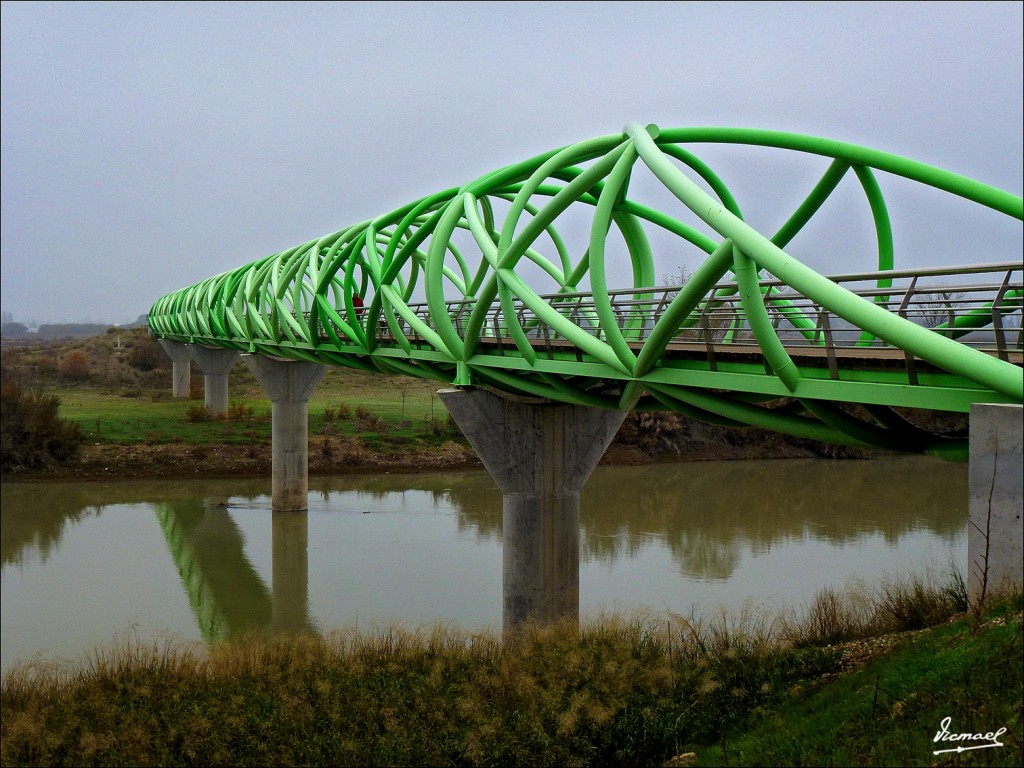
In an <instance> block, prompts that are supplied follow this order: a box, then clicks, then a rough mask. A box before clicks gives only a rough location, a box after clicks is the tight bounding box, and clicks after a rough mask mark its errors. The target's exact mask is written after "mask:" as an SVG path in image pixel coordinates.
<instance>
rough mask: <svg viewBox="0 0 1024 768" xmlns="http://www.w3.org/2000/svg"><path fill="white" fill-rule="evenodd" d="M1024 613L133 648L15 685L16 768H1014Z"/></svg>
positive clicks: (10, 686)
mask: <svg viewBox="0 0 1024 768" xmlns="http://www.w3.org/2000/svg"><path fill="white" fill-rule="evenodd" d="M933 598H934V595H932V596H931V598H927V599H933ZM920 599H921V597H920V596H919V595H918V596H916V597H915V600H916V601H920ZM1021 608H1022V603H1021V597H1020V595H1019V593H1018V594H1016V595H1013V596H1009V597H1005V598H1000V599H997V600H993V601H992V602H991V603H990V604H989V606H988V608H987V609H986V610H985V611H982V612H979V613H967V614H964V613H956V614H954V615H952V616H951V617H950V618H946V619H939V620H938V621H937V622H936V623H935V624H933V625H932V626H930V627H928V628H922V629H919V630H914V631H906V630H902V631H896V632H894V633H892V632H890V633H888V634H870V635H868V636H866V637H863V636H862V637H861V639H859V640H854V641H848V642H838V643H828V644H827V643H823V642H819V643H812V644H804V643H802V642H797V643H796V644H793V643H792V640H799V639H800V638H799V636H798V637H795V638H792V639H791V642H790V643H787V644H785V645H783V646H779V645H777V644H776V643H775V642H772V641H769V640H768V636H767V635H765V633H764V625H762V624H758V623H757V622H753V623H752V622H750V621H746V622H744V621H742V620H741V621H740V624H738V625H737V624H735V623H731V622H726V621H724V620H723V621H720V622H715V623H711V624H700V623H698V624H696V625H693V624H689V623H687V622H685V621H681V622H680V621H677V622H676V623H675V624H672V623H671V622H670V624H669V625H668V629H667V631H666V629H665V625H664V624H663V623H662V624H661V625H660V626H661V628H658V626H657V625H655V624H651V623H649V622H645V621H644V620H643V619H635V620H634V619H622V618H617V617H614V616H612V617H605V618H603V619H602V620H601V621H599V622H598V623H596V624H590V625H587V626H584V627H581V629H580V631H579V632H577V631H576V630H575V629H573V628H572V627H571V626H569V625H565V626H560V625H556V626H554V627H548V628H538V627H528V628H526V629H525V630H524V632H523V633H522V634H520V635H517V638H516V641H515V642H513V643H509V642H503V641H502V640H501V639H500V638H497V637H492V636H486V635H479V634H475V635H471V636H470V637H469V638H468V639H467V638H466V637H465V636H463V635H461V634H459V633H458V632H452V631H451V630H446V629H443V628H435V629H433V630H427V631H425V632H423V631H420V632H415V633H411V634H410V633H407V632H403V631H401V630H394V629H392V630H388V629H382V630H380V631H376V632H370V633H367V632H365V631H364V632H363V633H358V632H357V633H355V634H351V633H348V634H345V633H343V634H334V635H331V636H330V637H325V638H313V637H299V638H292V639H281V638H276V639H274V638H271V639H260V638H248V639H242V640H240V641H238V643H236V644H229V645H227V646H223V647H221V648H219V649H217V650H215V651H214V652H213V653H212V654H210V655H209V656H207V655H204V654H196V653H194V652H192V651H190V650H189V649H188V648H182V649H178V650H175V649H172V648H170V647H167V646H164V647H163V648H159V647H157V646H153V647H152V648H149V647H146V646H144V645H140V644H138V643H136V644H130V645H129V646H126V647H123V648H120V647H119V648H113V649H109V650H99V651H97V652H96V653H95V654H93V655H92V656H91V661H90V663H89V664H88V665H87V666H86V667H85V668H76V669H71V668H67V667H63V668H54V669H51V670H50V671H42V670H36V671H35V672H32V671H31V670H29V671H27V672H25V673H19V674H15V675H5V676H4V678H3V696H2V701H3V706H2V710H3V718H2V724H3V728H2V731H3V737H2V749H0V755H2V759H0V763H2V764H3V765H5V766H6V765H77V764H97V765H104V764H125V765H128V764H153V765H157V764H167V765H169V764H182V763H198V764H211V763H221V764H239V765H241V764H252V765H261V764H291V763H295V764H300V763H301V764H311V765H321V764H338V765H366V764H373V765H408V764H440V763H441V762H449V763H458V764H466V765H484V764H522V765H530V764H552V757H553V756H554V764H559V763H561V764H578V765H587V764H615V763H618V764H647V765H663V766H673V768H675V767H677V766H693V765H751V764H752V765H786V764H790V765H796V764H802V765H909V764H918V761H920V760H922V759H927V760H928V762H927V764H931V765H961V764H974V763H973V761H969V762H968V763H964V762H963V759H962V758H961V757H959V756H957V755H954V756H952V757H943V758H940V759H936V758H935V757H933V756H932V754H931V753H932V752H933V751H934V750H935V749H936V746H935V741H936V740H937V739H933V738H932V734H934V733H936V731H937V729H939V728H941V727H942V726H941V723H942V722H946V720H945V719H944V718H946V719H948V720H949V721H950V722H952V723H955V725H956V726H964V727H966V726H967V725H968V724H969V723H973V724H977V725H978V726H979V727H982V726H984V729H983V730H991V731H994V730H996V729H997V728H1001V731H1000V736H1001V738H1002V741H1001V742H1000V743H999V745H998V746H999V747H1000V749H999V751H998V752H996V751H995V750H993V751H992V752H990V753H987V757H988V758H989V759H987V760H986V761H985V763H986V764H991V765H1015V764H1019V759H1020V756H1021V754H1022V733H1021V731H1022V723H1021V720H1020V717H1019V693H1020V686H1021V682H1020V681H1021V680H1022V678H1021V664H1022V657H1021V653H1020V651H1021V648H1020V641H1019V638H1020V632H1021V621H1022V616H1021ZM947 616H948V614H947ZM936 618H938V617H936ZM811 626H813V625H812V624H807V625H805V626H804V627H803V629H800V630H798V631H799V632H806V631H807V629H808V628H809V627H811ZM803 639H804V640H807V639H810V638H809V637H807V636H806V635H804V638H803ZM1015 712H1016V713H1017V715H1016V716H1014V713H1015ZM1004 726H1008V727H1004ZM953 730H954V731H955V730H957V728H953ZM960 730H962V728H960ZM975 730H977V729H975ZM297 734H303V735H304V737H303V738H302V739H298V740H297V739H296V736H297ZM940 746H944V745H940ZM911 761H912V762H911Z"/></svg>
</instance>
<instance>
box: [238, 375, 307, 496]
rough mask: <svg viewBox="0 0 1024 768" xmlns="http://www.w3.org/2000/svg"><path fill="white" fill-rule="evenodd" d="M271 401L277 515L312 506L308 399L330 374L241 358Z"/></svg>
mask: <svg viewBox="0 0 1024 768" xmlns="http://www.w3.org/2000/svg"><path fill="white" fill-rule="evenodd" d="M242 360H244V361H245V364H246V365H247V366H249V370H251V371H252V375H253V376H255V377H256V380H257V381H258V382H259V383H260V384H261V385H262V386H263V391H264V393H265V394H266V395H267V397H268V398H270V402H271V415H270V418H271V423H270V430H271V440H272V445H271V467H272V471H273V482H272V492H271V496H272V498H271V507H272V508H273V509H274V511H275V512H277V511H288V510H297V509H307V508H308V506H309V502H308V499H307V497H308V495H309V474H308V473H309V463H308V459H309V418H308V404H309V397H310V395H312V394H313V390H315V389H316V385H317V384H319V383H320V379H322V378H323V377H324V374H325V373H327V366H326V365H319V364H317V363H307V362H299V361H293V360H277V359H275V358H271V357H263V356H262V355H245V356H243V357H242Z"/></svg>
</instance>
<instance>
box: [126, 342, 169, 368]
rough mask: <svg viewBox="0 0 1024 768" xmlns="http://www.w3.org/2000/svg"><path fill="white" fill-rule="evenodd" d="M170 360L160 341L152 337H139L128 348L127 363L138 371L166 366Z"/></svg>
mask: <svg viewBox="0 0 1024 768" xmlns="http://www.w3.org/2000/svg"><path fill="white" fill-rule="evenodd" d="M170 361H171V359H170V358H169V357H168V356H167V353H165V352H164V350H163V348H162V347H161V346H160V342H158V341H157V340H156V339H153V338H143V339H140V340H138V341H136V342H135V343H134V344H133V345H132V348H131V349H129V350H128V365H130V366H131V367H132V368H134V369H136V370H138V371H155V370H157V369H159V368H168V367H169V366H168V363H170Z"/></svg>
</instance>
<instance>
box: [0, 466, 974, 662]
mask: <svg viewBox="0 0 1024 768" xmlns="http://www.w3.org/2000/svg"><path fill="white" fill-rule="evenodd" d="M269 493H270V481H269V479H266V480H237V479H236V480H218V481H205V480H203V481H160V482H151V481H147V482H141V481H140V482H121V483H73V484H71V483H68V484H62V483H46V484H38V483H8V484H3V485H2V486H0V508H2V513H0V523H2V537H0V542H2V546H0V549H2V562H3V565H2V576H0V601H2V611H0V623H2V624H0V630H2V631H0V645H2V653H0V657H2V658H0V664H2V669H3V671H5V672H6V671H7V670H8V669H10V668H11V666H12V665H15V664H20V663H26V662H28V663H32V662H43V663H48V662H50V661H52V660H79V659H82V658H84V657H85V656H86V655H87V654H88V653H89V652H90V651H91V650H94V649H96V648H99V647H104V646H109V645H110V644H111V643H112V642H117V641H124V640H129V641H141V642H144V643H150V642H163V641H166V640H170V641H174V642H177V641H195V642H213V641H217V640H221V639H224V638H230V637H232V636H237V635H240V634H243V633H248V632H254V631H255V632H267V633H273V632H287V631H296V630H306V631H309V630H311V631H315V632H327V631H329V630H331V629H335V628H340V627H352V626H357V627H360V628H364V629H371V628H373V627H375V626H380V625H384V624H388V623H394V624H400V625H402V626H405V627H407V628H414V627H417V626H422V625H428V624H433V623H437V622H442V623H446V624H449V625H451V626H455V627H458V628H460V629H463V630H466V631H478V630H483V629H490V630H493V631H500V627H501V495H500V493H499V492H498V491H497V489H496V488H495V486H494V484H493V483H492V482H491V480H490V478H489V477H488V476H487V475H486V474H485V473H483V472H460V473H451V474H422V475H392V474H383V475H347V476H337V477H315V478H311V480H310V501H309V511H308V513H274V512H272V511H271V509H270V497H269ZM580 517H581V520H580V559H581V563H580V610H581V614H582V618H583V620H584V621H586V620H587V619H588V618H595V617H598V616H600V615H601V614H602V613H603V612H618V613H622V614H629V613H632V612H635V611H640V610H644V611H653V612H655V615H667V614H668V613H669V612H674V613H679V614H683V615H690V614H696V615H707V614H709V613H717V612H718V611H720V610H722V609H725V610H726V611H727V612H730V613H736V614H738V613H739V611H741V610H742V609H743V608H744V607H745V606H747V607H749V606H751V605H754V606H760V607H764V608H767V609H768V610H769V612H771V613H778V612H781V611H784V610H787V609H795V610H799V609H800V608H801V607H802V606H805V605H806V604H807V602H808V601H809V600H810V599H811V597H812V596H813V595H814V593H815V592H816V591H817V590H819V589H821V588H822V587H825V586H832V587H837V588H842V587H846V586H851V585H855V584H858V583H863V584H864V585H866V586H867V587H868V588H871V587H872V586H873V585H877V584H878V583H879V582H880V581H881V580H882V579H884V578H887V577H899V576H900V575H908V574H925V573H926V572H930V573H932V574H935V575H937V576H939V577H942V576H943V575H945V574H948V572H949V569H950V566H951V564H952V565H953V566H954V567H956V568H957V569H958V570H959V571H960V572H961V573H963V572H964V571H965V569H966V568H965V567H966V558H967V554H966V550H967V467H966V466H965V465H955V464H947V463H943V462H939V461H937V460H933V459H928V458H921V457H906V458H905V457H900V458H884V459H875V460H870V461H830V460H786V461H752V462H740V461H734V462H701V463H687V464H669V465H657V466H646V467H599V468H598V469H597V470H596V471H595V472H594V474H593V475H592V476H591V478H590V480H589V481H588V483H587V485H586V487H585V488H584V491H583V494H582V497H581V510H580Z"/></svg>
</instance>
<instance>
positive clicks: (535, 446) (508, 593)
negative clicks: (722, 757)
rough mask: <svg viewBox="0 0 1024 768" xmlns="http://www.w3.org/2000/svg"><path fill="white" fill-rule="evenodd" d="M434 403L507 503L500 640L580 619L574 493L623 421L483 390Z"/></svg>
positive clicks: (450, 392)
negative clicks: (528, 627)
mask: <svg viewBox="0 0 1024 768" xmlns="http://www.w3.org/2000/svg"><path fill="white" fill-rule="evenodd" d="M438 394H439V396H440V397H441V401H442V402H443V403H444V405H445V407H446V408H447V409H448V412H449V413H451V415H452V417H453V418H454V419H455V421H456V423H457V424H458V425H459V428H460V429H461V430H462V432H463V434H465V435H466V438H467V439H468V440H469V442H470V443H471V444H472V446H473V448H474V449H475V450H476V452H477V455H479V456H480V459H481V461H483V463H484V466H485V467H486V468H487V471H488V472H489V473H490V475H491V477H492V478H494V481H495V483H497V485H498V487H499V488H500V489H501V492H502V494H503V497H504V498H503V504H502V514H503V534H502V538H503V566H502V567H503V592H504V595H503V610H502V625H503V629H504V631H505V633H509V632H511V631H514V630H515V628H516V627H517V626H518V625H520V624H522V623H523V622H525V621H527V620H531V619H532V620H535V621H538V622H541V623H551V622H555V621H558V620H559V619H562V618H566V617H576V618H578V616H579V602H580V600H579V598H580V558H579V546H580V543H579V527H580V489H581V488H582V487H583V484H584V483H585V482H586V481H587V478H588V477H590V473H591V472H592V471H593V469H594V467H596V466H597V463H598V461H600V459H601V456H603V455H604V452H605V449H607V447H608V445H609V443H611V441H612V438H613V437H615V433H616V432H617V431H618V429H619V426H620V425H621V424H622V421H623V419H625V417H626V413H625V412H622V411H612V410H606V409H603V408H587V407H583V406H572V405H564V404H562V403H552V402H549V401H545V400H532V401H531V400H523V399H515V400H513V399H509V398H508V397H500V396H498V395H496V394H492V393H491V392H488V391H484V390H480V389H446V390H441V391H440V392H439V393H438Z"/></svg>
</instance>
